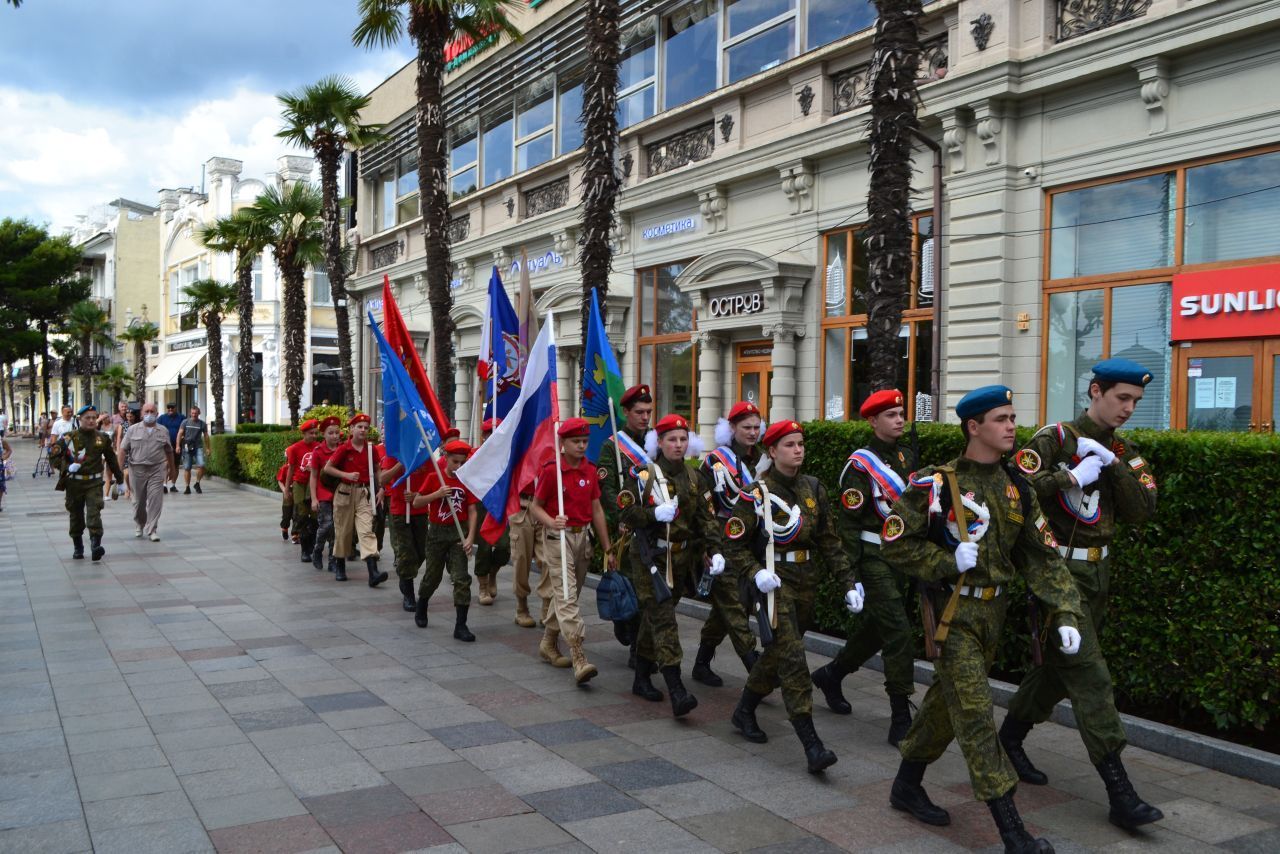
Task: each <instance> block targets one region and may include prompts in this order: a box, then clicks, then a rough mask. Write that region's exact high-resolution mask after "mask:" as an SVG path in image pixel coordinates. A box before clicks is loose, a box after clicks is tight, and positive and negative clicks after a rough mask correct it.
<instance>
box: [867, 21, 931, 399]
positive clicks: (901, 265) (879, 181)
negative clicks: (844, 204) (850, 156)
mask: <svg viewBox="0 0 1280 854" xmlns="http://www.w3.org/2000/svg"><path fill="white" fill-rule="evenodd" d="M875 4H876V10H877V11H878V12H879V14H880V18H879V20H878V21H876V34H875V40H874V41H873V42H872V53H871V71H870V77H871V118H870V128H869V129H868V133H867V145H868V148H869V149H870V152H869V153H870V160H871V164H870V168H871V181H870V187H869V189H868V192H867V217H868V219H867V288H868V291H869V295H868V297H867V350H868V353H867V361H868V362H869V364H870V380H871V388H872V389H873V390H878V389H885V388H893V387H894V386H895V385H896V384H897V377H898V363H899V361H900V359H899V357H898V346H899V345H898V332H899V329H900V327H901V326H902V309H903V308H904V307H905V306H906V302H907V294H908V287H909V283H910V280H911V169H912V167H911V135H912V133H913V132H914V131H915V130H916V129H918V128H919V127H920V122H919V120H918V119H917V118H916V99H917V97H918V96H917V94H916V72H917V69H918V68H919V66H920V26H919V20H920V15H921V14H922V12H921V2H920V0H875ZM941 213H942V212H941V211H934V212H933V215H934V216H941ZM935 298H936V297H935Z"/></svg>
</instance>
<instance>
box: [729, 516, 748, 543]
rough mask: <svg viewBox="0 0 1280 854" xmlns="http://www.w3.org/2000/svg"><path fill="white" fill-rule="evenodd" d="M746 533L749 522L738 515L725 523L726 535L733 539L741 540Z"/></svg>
mask: <svg viewBox="0 0 1280 854" xmlns="http://www.w3.org/2000/svg"><path fill="white" fill-rule="evenodd" d="M746 533H747V523H746V522H744V521H742V520H741V519H739V518H738V517H737V516H732V517H730V518H729V521H727V522H725V523H724V535H725V536H726V537H728V538H729V539H731V540H740V539H742V538H743V537H744V536H746Z"/></svg>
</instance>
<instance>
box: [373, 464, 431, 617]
mask: <svg viewBox="0 0 1280 854" xmlns="http://www.w3.org/2000/svg"><path fill="white" fill-rule="evenodd" d="M430 472H431V466H430V465H429V464H428V465H425V466H421V467H420V468H419V469H418V470H417V471H415V472H413V473H412V474H411V475H410V476H409V477H408V478H406V479H405V481H404V482H403V483H400V484H397V483H396V481H397V480H399V479H400V478H401V476H402V475H403V474H404V473H405V472H404V463H402V462H400V461H399V460H397V459H396V458H395V457H393V456H391V455H390V454H387V455H386V456H384V457H383V458H382V472H381V473H380V474H379V475H378V481H379V482H380V483H381V484H382V489H383V491H384V492H385V493H386V495H387V503H388V508H389V514H388V515H389V516H390V519H389V521H388V524H389V525H390V526H391V549H392V551H394V552H395V558H396V576H397V577H398V578H399V579H400V597H401V606H402V607H403V608H404V609H405V610H406V611H408V612H409V613H414V612H416V611H417V607H418V598H417V596H416V595H415V593H414V591H415V589H416V585H417V580H418V572H419V570H421V569H422V563H423V561H425V560H426V559H427V536H428V533H429V531H430V527H431V520H430V518H429V516H430V513H431V508H430V507H428V506H427V505H426V504H423V505H421V506H417V507H411V506H409V504H408V503H407V502H406V501H405V495H406V493H408V494H413V495H416V494H419V493H421V492H423V491H424V489H425V487H426V483H427V475H428V474H429V473H430Z"/></svg>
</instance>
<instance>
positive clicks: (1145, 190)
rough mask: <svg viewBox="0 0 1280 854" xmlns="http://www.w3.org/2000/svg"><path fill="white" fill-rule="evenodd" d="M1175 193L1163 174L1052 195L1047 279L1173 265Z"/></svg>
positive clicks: (1169, 176)
mask: <svg viewBox="0 0 1280 854" xmlns="http://www.w3.org/2000/svg"><path fill="white" fill-rule="evenodd" d="M1176 190H1177V185H1176V182H1175V180H1174V173H1172V172H1166V173H1162V174H1159V175H1148V176H1146V177H1145V178H1134V179H1132V180H1129V181H1118V182H1116V183H1113V184H1101V185H1099V186H1096V187H1085V188H1084V189H1080V190H1071V191H1069V192H1065V193H1058V194H1056V195H1055V196H1054V197H1053V219H1052V231H1053V253H1052V255H1051V261H1050V267H1051V269H1050V273H1049V277H1050V278H1052V279H1070V278H1078V277H1082V276H1096V275H1100V274H1104V273H1124V272H1128V271H1131V270H1150V269H1154V268H1156V267H1167V266H1169V265H1170V264H1172V263H1173V243H1174V240H1173V236H1174V219H1175V213H1176V202H1175V193H1176Z"/></svg>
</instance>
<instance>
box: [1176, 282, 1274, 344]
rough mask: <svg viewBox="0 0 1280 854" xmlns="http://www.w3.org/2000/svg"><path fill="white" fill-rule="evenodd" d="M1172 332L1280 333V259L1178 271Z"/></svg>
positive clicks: (1192, 336) (1196, 337) (1191, 337)
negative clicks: (1268, 262) (1259, 264)
mask: <svg viewBox="0 0 1280 854" xmlns="http://www.w3.org/2000/svg"><path fill="white" fill-rule="evenodd" d="M1171 337H1172V338H1173V340H1174V341H1203V340H1206V339H1212V338H1275V337H1280V264H1265V265H1262V266H1259V267H1235V268H1233V269H1229V270H1206V271H1204V272H1202V273H1182V274H1179V275H1177V276H1174V277H1173V331H1172V336H1171Z"/></svg>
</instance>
